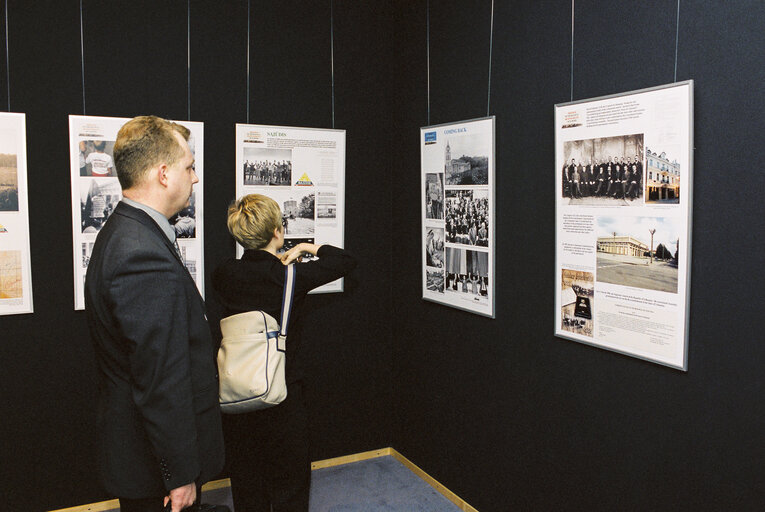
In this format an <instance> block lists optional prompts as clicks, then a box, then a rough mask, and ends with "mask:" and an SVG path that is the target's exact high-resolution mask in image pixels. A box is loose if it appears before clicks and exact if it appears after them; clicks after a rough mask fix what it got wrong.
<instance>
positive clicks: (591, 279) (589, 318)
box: [560, 268, 595, 338]
mask: <svg viewBox="0 0 765 512" xmlns="http://www.w3.org/2000/svg"><path fill="white" fill-rule="evenodd" d="M594 285H595V276H594V275H593V274H592V272H583V271H581V270H570V269H566V268H564V269H562V270H561V292H560V308H561V314H560V318H561V329H563V330H564V331H568V332H573V333H576V334H581V335H583V336H589V337H590V338H591V337H592V327H593V320H594V318H593V317H594V315H593V307H594V303H593V302H594V295H595V286H594Z"/></svg>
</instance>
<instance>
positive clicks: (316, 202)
mask: <svg viewBox="0 0 765 512" xmlns="http://www.w3.org/2000/svg"><path fill="white" fill-rule="evenodd" d="M247 194H262V195H265V196H268V197H270V198H271V199H273V200H274V201H276V203H277V204H278V205H279V208H280V209H281V212H282V223H283V225H284V230H285V234H284V248H283V249H284V250H288V249H290V248H291V247H294V246H295V245H297V244H299V243H301V242H306V243H315V244H317V245H322V244H330V245H334V246H335V247H343V243H344V241H343V234H344V227H345V130H331V129H319V128H297V127H291V126H266V125H255V124H237V125H236V197H242V196H245V195H247ZM242 253H243V248H242V247H241V246H240V245H239V244H237V257H240V256H241V255H242ZM311 258H315V256H311V255H309V254H306V255H304V257H303V258H302V261H308V260H309V259H311ZM342 291H343V279H338V280H336V281H333V282H331V283H327V284H325V285H324V286H320V287H319V288H316V289H315V290H314V291H313V292H312V293H326V292H342Z"/></svg>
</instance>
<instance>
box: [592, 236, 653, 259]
mask: <svg viewBox="0 0 765 512" xmlns="http://www.w3.org/2000/svg"><path fill="white" fill-rule="evenodd" d="M598 252H605V253H608V254H619V255H622V256H636V257H639V258H642V257H643V256H644V255H645V254H646V253H647V252H648V246H647V245H646V244H644V243H643V242H641V241H640V240H638V239H637V238H633V237H631V236H603V237H598Z"/></svg>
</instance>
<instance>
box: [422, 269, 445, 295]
mask: <svg viewBox="0 0 765 512" xmlns="http://www.w3.org/2000/svg"><path fill="white" fill-rule="evenodd" d="M425 278H426V281H427V282H426V286H427V289H428V290H429V291H431V292H438V293H444V271H443V270H436V269H430V268H429V269H426V270H425Z"/></svg>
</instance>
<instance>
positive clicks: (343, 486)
mask: <svg viewBox="0 0 765 512" xmlns="http://www.w3.org/2000/svg"><path fill="white" fill-rule="evenodd" d="M459 511H460V508H459V507H457V506H456V505H454V504H453V503H452V502H451V501H449V500H448V499H446V498H445V497H444V496H443V495H442V494H440V493H439V492H437V491H436V490H435V489H433V488H432V487H431V486H430V485H428V484H427V483H426V482H425V481H423V480H422V479H421V478H419V477H418V476H417V475H415V474H414V473H412V472H411V471H409V469H407V468H406V466H404V465H403V464H401V463H400V462H398V461H397V460H396V459H394V458H393V457H390V456H387V457H378V458H375V459H369V460H365V461H361V462H354V463H351V464H344V465H342V466H334V467H331V468H325V469H317V470H314V471H312V472H311V512H459Z"/></svg>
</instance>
